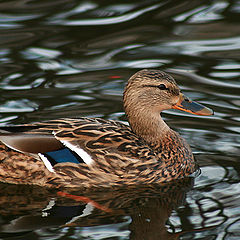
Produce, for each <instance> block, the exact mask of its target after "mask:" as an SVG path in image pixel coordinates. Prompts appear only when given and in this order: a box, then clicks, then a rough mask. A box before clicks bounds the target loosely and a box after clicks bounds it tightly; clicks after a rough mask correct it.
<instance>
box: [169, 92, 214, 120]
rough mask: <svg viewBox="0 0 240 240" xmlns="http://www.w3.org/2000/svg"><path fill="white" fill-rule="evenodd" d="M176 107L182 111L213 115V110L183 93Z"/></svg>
mask: <svg viewBox="0 0 240 240" xmlns="http://www.w3.org/2000/svg"><path fill="white" fill-rule="evenodd" d="M173 108H174V109H178V110H181V111H185V112H189V113H192V114H196V115H203V116H208V115H213V110H212V109H210V108H207V107H205V106H203V105H202V104H200V103H197V102H194V101H191V100H190V99H188V98H187V97H185V96H184V95H183V94H182V93H181V95H180V98H179V101H178V102H177V104H175V105H173Z"/></svg>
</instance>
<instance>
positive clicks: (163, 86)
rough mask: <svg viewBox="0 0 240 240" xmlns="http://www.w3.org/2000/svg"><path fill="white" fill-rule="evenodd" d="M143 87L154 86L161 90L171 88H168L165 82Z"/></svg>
mask: <svg viewBox="0 0 240 240" xmlns="http://www.w3.org/2000/svg"><path fill="white" fill-rule="evenodd" d="M143 87H154V88H158V89H160V90H169V88H167V87H166V86H165V85H164V84H160V85H143Z"/></svg>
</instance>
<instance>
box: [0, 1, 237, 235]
mask: <svg viewBox="0 0 240 240" xmlns="http://www.w3.org/2000/svg"><path fill="white" fill-rule="evenodd" d="M239 19H240V2H239V1H230V0H229V1H191V2H189V1H180V2H179V3H178V2H176V1H124V2H123V1H111V2H109V1H77V0H58V1H54V0H52V1H43V0H41V1H39V0H36V1H26V0H18V1H1V2H0V63H1V64H0V122H1V124H3V125H4V124H19V123H28V122H34V121H42V120H47V119H54V118H59V117H78V116H88V117H102V118H105V119H115V120H119V121H123V122H125V121H126V118H125V116H124V112H123V108H122V97H121V96H122V91H123V88H124V85H125V83H126V81H127V79H128V78H129V77H130V76H131V75H132V74H133V73H135V72H136V71H138V70H140V69H143V68H156V69H161V70H165V71H167V72H169V73H171V74H172V75H173V76H174V77H175V78H176V80H177V82H178V84H179V85H180V87H181V88H182V90H183V92H184V93H185V94H186V95H188V96H189V97H191V98H192V99H194V100H197V101H200V102H201V103H203V104H205V105H207V106H208V107H210V108H212V109H214V112H215V115H214V116H209V117H201V116H193V115H189V114H187V113H183V112H177V111H166V112H165V113H163V117H164V119H165V120H166V121H167V122H168V124H169V125H170V126H171V127H172V128H173V129H175V130H176V131H178V132H180V134H181V135H182V136H183V137H184V138H186V139H187V141H188V142H189V143H190V145H191V147H192V149H193V152H194V154H195V156H196V159H197V161H198V163H199V165H200V166H201V174H200V175H199V176H198V177H196V178H195V180H194V182H191V181H190V180H185V181H183V182H181V181H180V182H177V183H173V184H172V185H171V186H169V185H167V186H164V187H163V188H161V189H159V188H157V189H156V187H155V186H152V187H149V188H148V189H146V188H137V189H130V190H129V189H125V190H124V189H118V190H116V191H112V192H111V191H110V192H100V193H89V194H88V195H86V196H85V197H87V198H89V199H92V200H94V202H90V203H89V202H88V201H86V199H84V198H82V199H81V198H79V199H78V200H79V201H74V200H72V199H71V198H70V197H66V196H65V197H64V196H62V195H59V193H56V192H49V191H47V190H45V189H38V188H31V187H23V186H12V185H6V184H1V185H0V191H1V194H0V225H1V226H0V237H1V238H2V239H9V238H11V237H14V239H239V238H240V230H239V229H240V215H239V206H240V198H239V194H240V187H239V181H240V176H239V174H240V168H239V163H238V161H239V153H240V138H239V131H240V123H239V120H240V84H239V78H240V28H239V24H240V20H239ZM129 192H131V194H130V195H129ZM78 195H79V193H78ZM95 203H98V204H99V205H96V204H95Z"/></svg>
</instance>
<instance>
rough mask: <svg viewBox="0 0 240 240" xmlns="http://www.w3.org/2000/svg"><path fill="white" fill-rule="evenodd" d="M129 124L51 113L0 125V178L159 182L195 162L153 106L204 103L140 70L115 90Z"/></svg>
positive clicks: (161, 76) (200, 109) (84, 183)
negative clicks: (47, 116) (32, 120)
mask: <svg viewBox="0 0 240 240" xmlns="http://www.w3.org/2000/svg"><path fill="white" fill-rule="evenodd" d="M123 102H124V108H125V112H126V115H127V117H128V121H129V124H130V127H129V126H127V125H124V124H123V123H120V122H116V121H111V120H103V119H100V118H78V119H69V118H65V119H59V120H50V121H47V122H41V123H35V124H26V125H21V126H5V127H0V141H1V142H2V143H4V144H5V145H4V144H1V145H0V181H2V182H10V183H19V184H37V185H41V186H47V187H79V188H89V187H92V188H96V187H114V186H118V185H124V184H126V185H132V184H150V183H164V182H167V181H171V180H173V179H178V178H182V177H185V176H188V175H190V174H191V173H193V172H194V171H195V170H196V163H195V161H194V158H193V155H192V152H191V149H190V147H189V145H188V144H187V143H186V141H185V140H184V139H183V138H181V137H180V135H179V134H178V133H176V132H174V131H173V130H172V129H170V128H169V127H168V125H167V124H166V123H165V122H164V121H163V119H162V118H161V116H160V113H161V112H162V111H163V110H166V109H172V108H174V109H180V110H182V111H186V112H190V113H193V114H198V115H212V114H213V112H212V110H210V109H208V108H206V107H204V106H202V105H200V104H198V103H196V102H193V101H191V100H189V99H188V98H186V97H185V96H184V95H183V94H182V93H181V91H180V89H179V87H178V86H177V84H176V82H175V80H174V79H173V78H172V77H171V76H170V75H168V74H166V73H164V72H162V71H159V70H142V71H139V72H137V73H136V74H134V75H133V76H132V77H131V78H130V79H129V81H128V83H127V86H126V88H125V91H124V96H123Z"/></svg>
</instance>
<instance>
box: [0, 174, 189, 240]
mask: <svg viewBox="0 0 240 240" xmlns="http://www.w3.org/2000/svg"><path fill="white" fill-rule="evenodd" d="M192 185H193V178H191V177H189V178H185V179H181V180H179V181H175V182H172V183H171V184H164V185H162V186H154V185H151V186H138V187H127V188H118V189H115V190H113V189H112V190H107V191H106V190H102V191H100V190H99V191H96V192H86V193H85V194H84V196H79V195H78V194H79V191H77V189H76V190H75V191H74V192H71V193H66V192H56V193H53V192H48V190H46V189H44V188H38V187H29V186H28V187H27V186H17V185H5V184H2V185H0V187H1V189H0V191H1V193H3V194H2V195H1V196H0V209H1V210H0V214H1V215H2V219H3V220H4V221H2V223H1V227H0V232H1V234H0V237H1V236H6V235H7V236H14V235H16V234H18V236H19V235H21V236H22V237H24V236H25V235H26V234H29V232H32V231H36V230H39V229H49V228H51V227H54V228H56V227H57V228H59V232H60V231H61V229H62V228H66V231H65V233H66V235H67V234H68V231H71V230H70V229H74V228H75V227H83V228H84V227H88V233H89V234H91V233H92V234H94V231H95V227H98V230H99V227H100V228H101V227H102V229H105V228H106V225H107V229H111V227H112V228H113V231H114V230H115V229H116V228H119V227H116V226H119V225H116V226H115V224H122V226H124V230H123V231H124V232H125V233H126V232H127V234H128V236H126V237H128V238H129V239H136V240H141V239H144V240H146V239H151V240H154V239H178V238H179V236H180V235H181V234H182V232H181V231H180V232H175V230H174V226H173V225H172V229H171V232H169V231H168V229H167V227H166V222H167V220H168V218H169V216H170V215H171V213H172V211H173V210H174V209H176V208H177V207H178V206H179V205H183V204H184V201H185V195H186V192H187V191H188V190H189V189H191V187H192ZM10 219H11V220H10ZM128 220H130V221H128ZM117 231H118V232H121V229H118V230H117ZM55 233H56V232H55ZM35 234H37V233H36V232H35ZM61 234H62V231H61ZM78 234H80V235H81V231H80V233H79V232H78ZM78 237H79V235H78Z"/></svg>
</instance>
